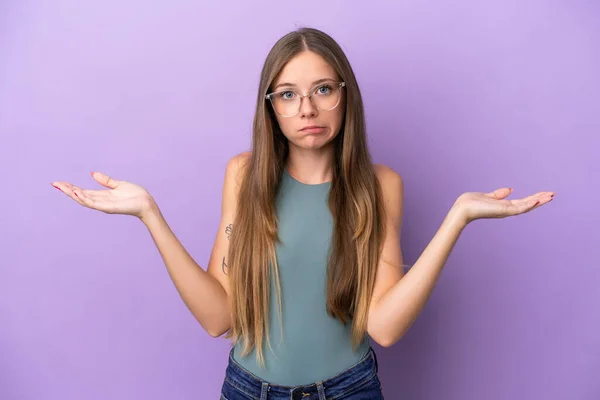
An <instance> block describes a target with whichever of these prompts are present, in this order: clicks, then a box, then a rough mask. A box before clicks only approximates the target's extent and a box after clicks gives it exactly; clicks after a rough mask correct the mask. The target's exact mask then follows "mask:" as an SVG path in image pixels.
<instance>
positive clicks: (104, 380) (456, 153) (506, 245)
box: [0, 0, 600, 400]
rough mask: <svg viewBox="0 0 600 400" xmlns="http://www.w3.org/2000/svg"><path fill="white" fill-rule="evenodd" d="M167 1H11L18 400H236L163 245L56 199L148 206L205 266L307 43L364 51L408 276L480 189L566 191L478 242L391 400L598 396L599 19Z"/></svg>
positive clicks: (7, 209)
mask: <svg viewBox="0 0 600 400" xmlns="http://www.w3.org/2000/svg"><path fill="white" fill-rule="evenodd" d="M150 3H151V2H148V1H140V0H136V1H125V2H121V1H114V0H113V1H104V2H81V1H75V0H62V1H54V2H42V1H39V2H35V1H23V0H20V1H16V0H13V1H8V0H5V1H3V2H2V3H0V137H1V139H2V145H1V147H0V161H1V163H2V165H1V168H0V179H1V182H2V186H3V189H2V196H0V202H1V204H0V206H1V213H0V227H1V231H0V254H1V257H2V258H1V259H0V398H1V399H3V400H30V399H36V400H37V399H57V400H58V399H60V400H70V399H86V400H87V399H89V400H96V399H98V400H100V399H103V400H104V399H127V400H130V399H147V400H151V399H157V400H158V399H216V398H217V397H218V394H219V390H220V386H221V382H222V379H223V377H224V373H225V366H226V362H227V352H228V348H229V345H228V342H227V341H226V340H224V339H222V338H219V339H213V338H211V337H210V336H208V334H206V333H205V332H204V331H203V330H202V328H201V327H200V325H199V324H198V323H197V322H196V321H195V320H194V318H193V317H192V315H191V314H190V313H189V311H188V310H187V309H186V307H185V306H184V304H183V303H182V301H181V299H180V298H179V296H178V294H177V292H176V290H175V288H174V286H173V284H172V282H171V280H170V279H169V277H168V275H167V272H166V269H165V268H164V265H163V264H162V260H161V259H160V256H159V254H158V252H157V251H156V249H155V247H154V244H153V242H152V240H151V238H150V236H149V234H148V232H147V230H146V229H145V227H144V226H143V225H142V224H141V223H140V222H139V221H138V220H136V219H135V218H132V217H129V216H113V215H106V214H103V213H100V212H94V211H92V210H89V209H86V208H83V207H80V206H79V205H77V204H76V203H74V202H73V201H71V200H69V199H68V198H66V197H65V196H64V195H62V194H61V193H60V192H58V191H57V190H56V189H54V188H52V187H51V186H50V182H52V181H54V180H66V181H70V182H72V183H75V184H77V185H81V186H84V187H86V188H99V185H97V184H95V183H94V182H93V180H92V178H91V177H90V176H89V172H90V171H94V170H97V171H102V172H105V173H108V174H110V175H112V176H113V177H115V178H116V179H123V180H129V181H133V182H136V183H139V184H141V185H143V186H145V187H146V188H147V189H148V190H149V191H150V192H151V193H152V194H153V195H154V197H155V198H156V199H157V201H158V203H159V205H160V207H161V209H162V210H163V213H164V214H165V216H166V218H167V220H168V221H169V223H170V225H171V227H172V228H173V230H174V231H175V233H176V234H177V236H178V237H179V239H180V240H181V241H182V242H183V244H184V246H185V247H186V248H187V249H188V251H189V252H190V253H191V254H192V256H193V257H194V258H195V259H196V260H197V261H198V263H199V264H200V265H201V266H202V267H203V268H206V263H207V261H208V257H209V254H210V250H211V248H212V242H213V239H214V236H215V233H216V229H217V226H218V222H219V212H220V200H221V185H222V180H223V175H224V167H225V164H226V162H227V160H228V159H229V157H231V156H233V155H234V154H236V153H238V152H241V151H243V150H245V149H247V147H248V146H249V145H250V129H251V121H252V116H253V112H254V106H255V99H256V90H257V87H258V79H259V74H260V68H261V66H262V63H263V61H264V58H265V56H266V54H267V52H268V51H269V49H270V47H271V46H272V45H273V44H274V43H275V41H276V40H277V39H278V38H279V37H280V36H281V35H283V34H285V33H286V32H288V31H289V30H293V29H295V28H297V27H298V26H301V25H309V26H314V27H316V28H320V29H323V30H325V31H326V32H328V33H330V34H331V35H332V36H333V37H334V38H335V39H337V40H338V41H339V43H340V44H341V45H342V47H343V48H344V50H345V51H346V52H347V55H348V57H349V59H350V61H351V63H352V65H353V67H354V69H355V72H356V74H357V77H358V80H359V83H360V85H361V90H362V92H363V95H364V101H365V105H366V113H367V121H368V131H369V135H370V139H369V140H370V143H371V146H372V147H371V148H372V152H373V155H374V159H375V162H378V163H384V164H387V165H389V166H391V167H392V168H394V169H395V170H396V171H398V172H399V173H400V174H401V175H402V176H403V177H404V180H405V189H406V195H405V215H404V225H403V230H402V235H403V236H402V248H403V251H404V256H405V262H406V263H407V264H414V262H415V261H416V259H417V258H418V257H419V255H420V254H421V252H422V251H423V249H424V248H425V246H426V245H427V243H428V242H429V241H430V239H431V238H432V236H433V235H434V234H435V231H436V230H437V228H438V227H439V225H440V223H441V222H442V220H443V218H444V216H445V214H446V212H447V211H448V209H449V207H450V206H451V205H452V202H453V201H454V200H455V199H456V197H458V196H459V195H460V194H461V193H463V192H465V191H491V190H493V189H496V188H498V187H502V186H512V187H514V188H515V193H514V195H513V196H511V198H520V197H524V196H527V195H529V194H532V193H535V192H537V191H545V190H551V191H556V192H557V195H556V198H555V200H554V201H553V202H552V203H550V204H548V205H547V206H544V207H542V208H541V209H538V210H536V211H534V212H532V213H529V214H526V215H522V216H518V217H513V218H508V219H499V220H483V221H482V220H480V221H476V222H474V223H473V224H472V225H470V226H469V227H467V229H466V230H465V231H464V233H463V235H462V236H461V238H460V240H459V242H458V243H457V245H456V247H455V250H454V251H453V253H452V254H451V257H450V259H449V261H448V262H447V264H446V268H445V270H444V272H443V274H442V276H441V278H440V280H439V283H438V287H437V288H436V290H435V291H434V293H433V295H432V297H431V299H430V301H429V303H428V304H427V306H426V308H425V309H424V311H423V313H422V314H421V315H420V317H419V319H418V320H417V321H416V323H415V324H414V325H413V327H412V328H411V329H410V331H409V332H408V333H407V335H406V336H405V337H404V338H403V339H402V340H401V341H400V342H398V344H396V345H395V346H393V347H392V348H387V349H383V348H380V347H378V346H375V348H376V350H377V351H378V354H379V360H380V366H381V370H380V374H381V378H382V381H383V385H384V392H385V394H386V396H387V398H390V399H413V400H414V399H445V400H470V399H473V400H476V399H477V400H480V399H486V400H500V399H502V400H505V399H545V400H554V399H590V400H591V399H598V398H600V379H599V378H598V377H599V376H600V334H599V333H598V331H599V330H600V310H599V308H598V305H599V304H600V290H598V287H599V283H600V268H599V266H598V262H599V256H600V251H599V249H598V248H599V244H600V234H599V233H598V224H599V222H600V212H599V211H598V196H599V195H600V190H599V189H598V186H599V184H600V181H599V179H598V176H599V175H598V174H599V172H600V168H599V166H600V161H599V158H600V157H599V155H598V154H599V152H600V150H599V148H600V140H599V139H598V138H599V135H600V129H599V128H600V122H599V115H600V79H599V77H598V71H600V54H599V53H600V45H599V43H600V5H599V3H597V2H592V1H583V0H580V1H550V0H546V1H541V0H540V1H516V0H512V1H487V2H480V1H474V0H473V1H467V0H461V1H455V2H443V1H438V2H435V1H416V0H415V1H401V2H393V3H392V2H388V3H385V2H380V1H368V2H360V3H359V4H357V2H355V3H353V4H352V6H350V5H349V4H350V3H349V2H344V1H329V2H322V1H309V2H281V1H277V2H275V1H273V2H258V1H253V2H248V1H237V2H223V1H221V2H210V3H209V2H206V4H198V2H192V1H187V2H183V1H171V2H156V3H157V4H150ZM282 4H285V5H282Z"/></svg>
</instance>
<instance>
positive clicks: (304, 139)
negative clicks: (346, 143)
mask: <svg viewBox="0 0 600 400" xmlns="http://www.w3.org/2000/svg"><path fill="white" fill-rule="evenodd" d="M339 81H340V78H339V76H338V75H337V74H336V72H335V71H334V69H333V68H332V67H331V66H330V65H329V64H328V63H327V62H326V61H325V60H324V59H323V58H322V57H321V56H319V55H318V54H316V53H313V52H312V51H305V52H302V53H300V54H298V55H297V56H296V57H294V58H292V59H291V60H290V61H289V62H288V63H287V64H286V66H285V67H284V68H283V70H282V71H281V73H280V74H279V76H278V77H277V78H276V79H275V81H274V82H273V86H272V88H273V90H272V91H273V92H276V94H275V95H274V99H273V100H274V101H275V102H276V104H274V106H275V108H276V110H278V111H283V114H285V115H291V114H293V113H294V112H295V111H296V110H298V112H297V113H296V114H295V115H293V116H289V117H285V116H282V115H280V114H278V113H277V112H275V115H276V117H277V122H278V123H279V127H280V128H281V131H282V132H283V134H284V135H285V137H286V138H287V139H288V140H289V142H290V146H294V145H295V146H297V147H300V148H304V149H320V148H323V147H324V146H325V145H327V144H328V143H330V142H331V141H332V140H333V139H334V138H335V136H336V135H337V134H338V132H339V130H340V128H341V126H342V121H343V118H344V110H345V96H344V91H345V89H338V87H339V85H338V84H337V83H338V82H339ZM307 93H310V94H312V100H311V99H309V97H308V96H307V97H304V98H301V99H300V96H302V95H305V94H307ZM338 96H339V97H338ZM338 99H339V102H338V101H337V100H338ZM335 104H337V106H335V108H333V109H330V110H327V109H329V108H331V107H332V106H334V105H335ZM272 105H273V104H272ZM298 105H299V108H298ZM319 108H321V109H319ZM307 127H318V128H315V129H310V128H307Z"/></svg>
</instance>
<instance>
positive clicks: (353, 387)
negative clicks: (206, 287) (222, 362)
mask: <svg viewBox="0 0 600 400" xmlns="http://www.w3.org/2000/svg"><path fill="white" fill-rule="evenodd" d="M232 353H233V350H232V351H231V352H230V353H229V364H228V365H227V370H226V372H225V381H224V382H223V386H222V388H221V400H283V399H286V400H295V399H301V400H337V399H340V400H341V399H350V400H358V399H361V400H381V399H383V394H382V392H381V382H380V381H379V377H378V375H377V372H378V368H379V367H378V364H377V355H376V354H375V350H373V348H370V349H369V352H368V354H367V355H366V356H365V357H364V358H363V359H362V360H360V361H359V362H358V363H356V364H355V365H353V366H352V367H350V368H348V369H347V370H345V371H343V372H341V373H340V374H338V375H336V376H334V377H331V378H328V379H326V380H324V381H319V382H315V383H312V384H309V385H303V386H294V387H291V386H281V385H274V384H271V383H269V382H265V381H263V380H261V379H260V378H258V377H257V376H255V375H253V374H252V373H250V372H249V371H247V370H246V369H244V368H242V367H241V366H240V365H239V364H238V363H236V362H235V360H234V359H233V357H232Z"/></svg>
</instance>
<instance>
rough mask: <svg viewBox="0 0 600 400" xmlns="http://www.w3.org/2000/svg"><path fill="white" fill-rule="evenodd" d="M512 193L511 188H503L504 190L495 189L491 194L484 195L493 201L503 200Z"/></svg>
mask: <svg viewBox="0 0 600 400" xmlns="http://www.w3.org/2000/svg"><path fill="white" fill-rule="evenodd" d="M512 192H513V189H512V188H508V187H505V188H500V189H496V190H494V191H493V192H489V193H486V195H487V196H489V197H491V198H493V199H504V198H505V197H507V196H508V195H510V194H511V193H512Z"/></svg>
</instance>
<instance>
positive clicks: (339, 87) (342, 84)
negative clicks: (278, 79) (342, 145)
mask: <svg viewBox="0 0 600 400" xmlns="http://www.w3.org/2000/svg"><path fill="white" fill-rule="evenodd" d="M325 83H327V82H321V83H319V84H316V85H315V86H313V87H312V88H311V89H310V90H309V91H308V92H307V93H305V94H302V93H296V92H294V91H293V90H289V89H287V90H286V89H284V90H278V91H277V92H271V93H268V94H266V95H265V99H266V100H270V103H271V106H272V107H273V111H275V112H276V113H277V114H279V115H280V116H282V117H284V118H291V117H294V116H296V115H298V113H299V112H300V108H302V100H303V99H304V98H305V97H308V99H309V100H310V102H311V103H312V104H313V106H315V108H316V109H317V110H319V111H331V110H333V109H335V108H336V107H337V106H339V105H340V101H341V100H342V96H341V93H342V88H343V87H346V82H336V81H333V83H334V84H337V88H336V90H337V91H338V101H337V103H336V104H335V106H333V107H331V108H328V109H321V108H319V107H317V106H316V104H315V102H314V101H313V99H312V96H313V93H312V92H313V91H314V90H315V89H316V88H318V87H319V86H321V85H323V84H325ZM290 91H291V92H294V93H296V94H298V95H299V96H300V104H299V105H298V110H297V111H296V112H295V113H294V114H292V115H283V114H281V113H280V112H279V111H277V109H276V108H275V104H273V95H275V94H277V93H282V92H290Z"/></svg>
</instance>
